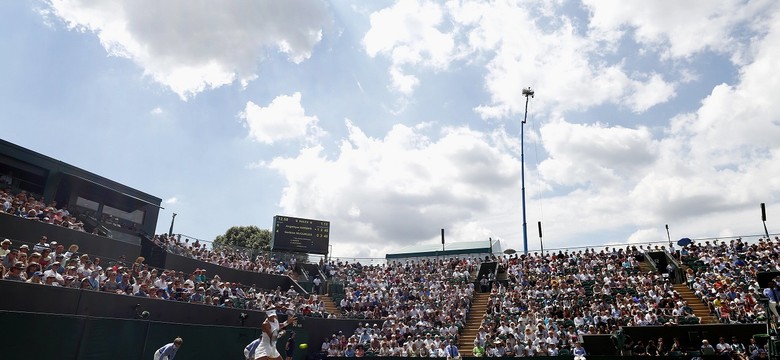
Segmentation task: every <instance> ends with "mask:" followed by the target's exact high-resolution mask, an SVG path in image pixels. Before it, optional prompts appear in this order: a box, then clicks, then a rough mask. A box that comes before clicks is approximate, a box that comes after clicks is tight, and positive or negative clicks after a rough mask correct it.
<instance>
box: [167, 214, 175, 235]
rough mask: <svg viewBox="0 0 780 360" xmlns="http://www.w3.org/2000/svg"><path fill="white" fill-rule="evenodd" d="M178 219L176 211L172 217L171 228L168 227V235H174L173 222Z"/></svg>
mask: <svg viewBox="0 0 780 360" xmlns="http://www.w3.org/2000/svg"><path fill="white" fill-rule="evenodd" d="M174 221H176V213H173V216H172V217H171V228H170V229H168V236H173V222H174Z"/></svg>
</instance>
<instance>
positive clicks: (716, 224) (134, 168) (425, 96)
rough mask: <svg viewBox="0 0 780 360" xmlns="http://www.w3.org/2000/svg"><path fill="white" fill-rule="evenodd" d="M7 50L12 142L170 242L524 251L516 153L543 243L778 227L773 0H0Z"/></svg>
mask: <svg viewBox="0 0 780 360" xmlns="http://www.w3.org/2000/svg"><path fill="white" fill-rule="evenodd" d="M0 53H1V54H3V56H0V79H2V81H0V108H2V109H3V111H2V115H0V123H1V124H2V130H0V137H2V138H3V139H5V140H8V141H11V142H13V143H16V144H18V145H21V146H23V147H26V148H29V149H31V150H34V151H37V152H40V153H43V154H45V155H48V156H51V157H54V158H56V159H59V160H62V161H65V162H68V163H71V164H73V165H76V166H78V167H81V168H83V169H86V170H88V171H91V172H94V173H96V174H99V175H101V176H104V177H107V178H110V179H112V180H116V181H118V182H121V183H124V184H126V185H128V186H131V187H133V188H136V189H139V190H141V191H144V192H147V193H149V194H152V195H154V196H157V197H160V198H161V199H163V204H162V206H163V207H164V210H161V212H160V217H159V221H158V232H160V233H162V232H166V231H167V229H168V226H169V225H170V219H171V216H172V213H176V214H178V215H177V217H176V224H175V232H177V233H182V234H185V235H188V236H191V237H195V238H199V239H204V240H211V239H214V238H215V237H216V236H217V235H219V234H222V233H224V232H225V230H227V229H228V228H229V227H231V226H234V225H256V226H259V227H261V228H271V226H272V219H273V216H274V215H287V216H295V217H303V218H312V219H320V220H328V221H330V222H331V238H330V243H331V245H332V246H333V253H332V255H333V256H337V257H384V255H385V254H386V253H388V252H393V251H395V250H398V249H400V248H403V247H405V246H409V245H414V244H423V243H436V242H438V241H439V236H440V229H442V228H443V229H445V231H446V239H447V240H446V241H447V242H461V241H478V240H487V239H488V238H493V239H500V240H501V242H502V247H503V248H504V249H507V248H512V249H517V250H523V249H524V244H523V226H522V223H523V220H522V215H523V210H522V202H521V198H522V191H521V188H522V186H521V169H522V166H521V164H522V161H521V153H522V154H523V155H524V156H523V157H524V163H525V191H526V219H527V223H528V230H527V234H528V237H527V238H528V248H529V250H530V251H535V250H537V249H539V247H540V242H539V235H538V232H537V223H538V222H540V221H541V222H542V227H543V230H544V231H543V235H544V237H543V240H544V246H545V248H546V249H550V248H571V247H577V246H585V245H600V244H625V243H640V244H641V243H648V242H657V241H665V240H666V239H667V233H666V230H665V227H664V226H665V225H667V224H668V225H669V228H670V236H671V238H672V239H673V240H674V239H679V238H681V237H690V238H702V237H726V236H735V235H747V234H759V233H762V232H763V227H762V223H761V213H760V208H759V204H760V203H766V204H767V216H768V219H767V220H768V221H767V226H768V227H769V230H770V232H771V231H772V230H773V228H774V229H777V228H778V227H779V226H780V221H778V220H777V219H778V215H777V214H778V212H780V207H778V202H777V200H778V197H779V196H780V159H778V157H780V141H778V139H780V101H777V99H778V98H779V97H778V96H779V95H777V94H779V93H780V72H778V71H777V69H779V68H780V2H777V1H774V0H750V1H748V0H724V1H708V0H691V1H669V0H664V1H621V0H582V1H568V0H558V1H556V0H551V1H534V0H529V1H480V0H468V1H466V0H464V1H446V2H443V1H416V0H401V1H347V0H344V1H318V0H306V1H304V0H285V1H248V0H236V1H223V2H215V1H206V0H196V1H193V0H170V1H157V0H135V1H86V0H25V1H3V2H0ZM528 87H530V88H532V89H533V91H534V92H535V95H534V97H533V98H530V99H527V98H526V97H524V96H523V89H525V88H528ZM526 100H528V101H527V104H528V111H527V122H526V123H525V125H522V120H523V117H524V115H525V114H526V111H525V106H526ZM521 133H522V136H521ZM521 149H522V151H521Z"/></svg>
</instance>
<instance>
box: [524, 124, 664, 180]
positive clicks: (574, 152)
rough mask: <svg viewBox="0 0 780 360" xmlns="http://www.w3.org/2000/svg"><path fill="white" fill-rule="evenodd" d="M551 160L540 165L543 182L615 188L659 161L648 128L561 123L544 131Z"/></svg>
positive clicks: (545, 145) (546, 126)
mask: <svg viewBox="0 0 780 360" xmlns="http://www.w3.org/2000/svg"><path fill="white" fill-rule="evenodd" d="M541 135H542V143H543V144H544V147H545V150H546V151H547V152H548V154H549V157H548V158H547V159H545V160H544V161H542V162H541V163H540V164H539V173H540V175H541V176H542V178H543V179H545V180H547V181H550V182H553V183H555V184H561V185H576V184H580V185H587V184H598V185H602V186H604V185H609V184H611V185H613V186H614V185H615V184H620V183H623V182H624V181H626V180H631V179H635V178H636V175H635V174H636V173H637V172H641V171H643V170H645V169H646V168H647V167H648V165H651V164H652V163H653V161H654V159H655V157H656V155H655V152H656V146H657V145H656V144H655V142H654V141H653V138H652V134H650V131H649V130H648V129H646V128H639V129H628V128H623V127H619V126H613V127H608V126H605V125H601V124H595V125H583V124H571V123H567V122H565V121H557V122H553V123H549V124H546V125H544V126H543V127H542V128H541Z"/></svg>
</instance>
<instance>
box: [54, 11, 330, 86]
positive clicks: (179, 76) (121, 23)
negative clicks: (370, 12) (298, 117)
mask: <svg viewBox="0 0 780 360" xmlns="http://www.w3.org/2000/svg"><path fill="white" fill-rule="evenodd" d="M48 6H49V7H48V8H47V9H45V10H44V12H45V15H47V16H49V15H53V16H56V17H57V18H60V19H62V20H63V21H64V22H65V23H66V24H67V26H68V27H69V28H71V29H77V30H80V31H84V32H93V33H95V34H96V35H97V36H98V38H99V39H100V43H101V44H102V45H103V47H104V48H105V49H106V51H107V52H108V53H109V55H111V56H119V57H124V58H128V59H131V60H133V61H134V62H135V63H137V64H138V65H139V66H140V67H142V68H143V69H144V73H145V74H147V75H148V76H151V77H152V78H153V79H154V80H155V81H157V82H159V83H161V84H163V85H165V86H167V87H169V88H170V89H171V90H172V91H174V92H175V93H176V94H178V95H179V96H180V97H181V98H182V99H186V98H188V97H191V96H193V95H195V94H197V93H199V92H201V91H204V90H206V89H213V88H217V87H220V86H223V85H227V84H231V83H233V82H234V81H236V80H238V81H240V82H241V83H242V84H246V83H247V82H249V81H251V80H253V79H255V78H257V76H258V75H257V72H258V71H257V62H258V61H259V60H261V59H262V58H263V57H264V52H265V51H266V49H268V48H275V49H276V50H277V51H279V52H281V53H284V54H286V55H287V56H288V57H289V59H290V60H291V61H293V62H295V63H300V62H301V61H303V60H305V59H307V58H309V57H310V56H311V52H312V48H313V47H314V45H315V44H317V43H318V42H319V41H320V39H321V38H322V28H323V26H325V25H326V24H327V23H328V22H329V21H330V20H329V15H328V14H327V9H326V7H325V5H324V4H323V3H322V2H320V1H303V0H286V1H281V2H275V1H228V2H224V3H212V2H192V1H185V0H174V1H164V2H160V1H154V0H138V1H121V2H115V1H83V0H49V2H48Z"/></svg>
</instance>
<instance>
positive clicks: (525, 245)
mask: <svg viewBox="0 0 780 360" xmlns="http://www.w3.org/2000/svg"><path fill="white" fill-rule="evenodd" d="M527 119H528V95H526V96H525V115H524V116H523V123H522V124H520V184H521V187H522V193H523V252H524V254H525V255H528V224H527V223H526V219H525V130H524V129H525V122H526V120H527Z"/></svg>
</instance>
